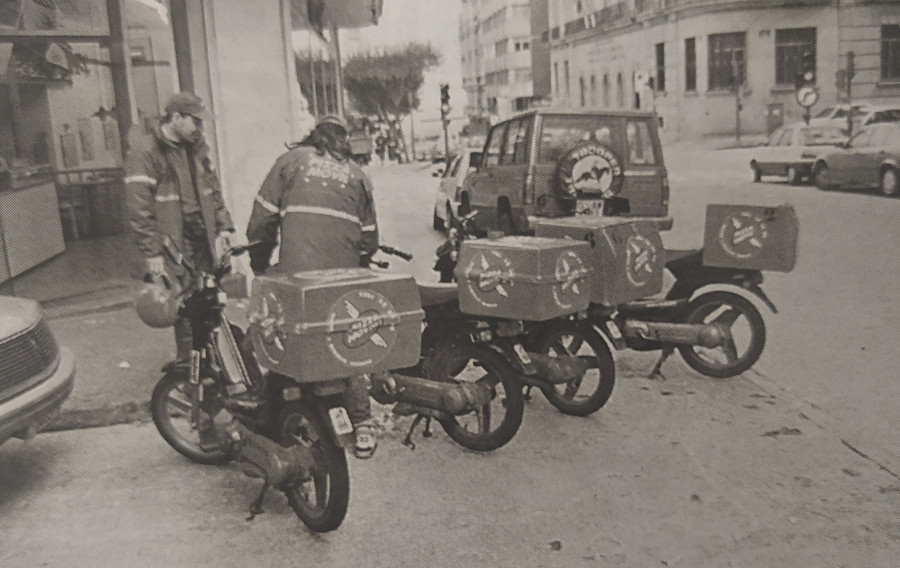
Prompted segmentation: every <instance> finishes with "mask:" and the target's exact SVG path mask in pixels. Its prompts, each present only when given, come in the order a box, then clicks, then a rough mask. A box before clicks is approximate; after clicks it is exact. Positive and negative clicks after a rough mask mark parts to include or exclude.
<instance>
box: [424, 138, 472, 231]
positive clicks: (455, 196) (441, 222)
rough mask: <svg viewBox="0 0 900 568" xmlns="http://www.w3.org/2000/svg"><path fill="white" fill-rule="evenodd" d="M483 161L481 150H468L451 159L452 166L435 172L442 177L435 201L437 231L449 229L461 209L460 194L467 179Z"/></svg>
mask: <svg viewBox="0 0 900 568" xmlns="http://www.w3.org/2000/svg"><path fill="white" fill-rule="evenodd" d="M480 160H481V148H467V149H465V150H463V151H462V152H460V153H459V154H456V155H454V156H453V157H451V158H450V164H449V165H448V166H447V167H446V169H445V170H444V171H443V172H440V173H438V172H435V173H434V174H432V175H434V176H435V177H440V178H441V182H440V183H439V184H438V190H437V199H435V201H434V217H433V221H432V225H433V226H434V229H435V230H438V231H440V230H442V229H444V228H445V227H449V225H450V221H451V220H452V219H453V218H454V216H455V215H456V213H457V210H458V207H459V194H460V191H461V190H462V185H463V182H464V181H465V179H466V177H467V176H468V175H469V174H471V173H472V172H474V171H475V169H476V168H477V166H478V163H479V161H480Z"/></svg>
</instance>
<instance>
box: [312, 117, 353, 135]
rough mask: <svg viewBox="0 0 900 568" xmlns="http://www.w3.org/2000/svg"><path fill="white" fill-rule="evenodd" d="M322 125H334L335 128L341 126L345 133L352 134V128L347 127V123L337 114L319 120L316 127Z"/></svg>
mask: <svg viewBox="0 0 900 568" xmlns="http://www.w3.org/2000/svg"><path fill="white" fill-rule="evenodd" d="M322 124H334V125H335V126H340V127H341V128H343V129H344V132H350V127H349V126H347V122H346V121H345V120H344V119H343V118H341V117H340V116H338V115H336V114H326V115H325V116H323V117H322V118H320V119H319V122H318V123H317V124H316V126H319V125H322Z"/></svg>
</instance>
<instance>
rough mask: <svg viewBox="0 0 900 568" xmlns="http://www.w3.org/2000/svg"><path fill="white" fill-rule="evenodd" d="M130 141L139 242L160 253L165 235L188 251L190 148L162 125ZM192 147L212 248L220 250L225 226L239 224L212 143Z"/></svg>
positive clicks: (147, 251)
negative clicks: (227, 198) (216, 166)
mask: <svg viewBox="0 0 900 568" xmlns="http://www.w3.org/2000/svg"><path fill="white" fill-rule="evenodd" d="M135 128H140V126H135ZM129 143H130V145H131V149H130V150H129V152H128V157H127V159H126V161H125V202H126V207H127V210H128V220H129V223H130V224H131V228H132V229H133V230H134V232H135V236H136V238H137V245H138V248H139V249H140V251H141V252H142V253H143V254H144V255H145V256H146V257H147V258H149V257H152V256H159V255H161V254H163V249H162V239H163V237H164V236H168V237H169V238H171V239H172V241H173V242H174V243H175V245H176V246H177V247H179V250H181V251H184V250H185V247H184V242H183V233H184V212H183V211H182V207H181V196H182V195H185V194H183V193H182V191H186V192H193V191H194V187H193V183H192V181H191V171H190V166H189V164H188V160H187V153H186V152H185V149H184V148H183V147H182V146H178V145H174V144H172V143H171V142H169V141H168V140H166V139H165V137H164V136H163V134H162V132H161V131H160V129H159V127H157V128H156V129H154V131H153V132H152V133H151V134H149V135H138V136H135V137H134V138H133V139H131V140H129ZM192 149H193V159H194V162H195V165H196V172H197V193H198V194H199V195H197V200H198V201H199V205H200V214H201V216H202V218H203V224H204V226H205V228H206V236H207V240H208V244H209V247H210V248H209V250H210V251H215V240H216V236H217V235H218V234H219V233H221V232H222V231H233V230H234V225H233V223H232V221H231V215H230V214H229V213H228V209H227V208H226V207H225V201H224V199H223V197H222V191H221V189H220V188H219V179H218V177H217V176H216V172H215V171H214V170H213V168H212V166H211V163H210V160H209V147H208V146H207V145H206V144H205V143H204V142H202V141H201V142H198V143H196V144H194V146H193V148H192Z"/></svg>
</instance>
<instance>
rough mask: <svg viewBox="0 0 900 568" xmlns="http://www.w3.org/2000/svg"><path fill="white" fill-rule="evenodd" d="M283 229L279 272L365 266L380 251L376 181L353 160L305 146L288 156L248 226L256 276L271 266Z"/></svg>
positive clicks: (270, 179)
mask: <svg viewBox="0 0 900 568" xmlns="http://www.w3.org/2000/svg"><path fill="white" fill-rule="evenodd" d="M279 228H280V229H281V248H280V250H279V260H278V269H279V271H282V272H288V273H293V272H297V271H301V270H318V269H323V268H350V267H355V266H359V261H360V256H361V255H370V254H372V253H374V252H375V251H376V250H377V248H378V223H377V221H376V219H375V205H374V202H373V200H372V182H371V181H369V178H368V177H367V176H366V174H365V173H363V171H362V170H361V169H360V167H359V166H358V165H357V164H356V163H355V162H353V161H352V160H338V159H335V158H334V157H332V156H331V155H330V154H328V153H327V152H326V153H325V154H324V155H320V154H319V153H318V152H317V151H316V149H315V148H313V147H310V146H300V147H297V148H294V149H293V150H291V151H290V152H287V153H286V154H283V155H282V156H281V157H279V158H278V160H276V161H275V165H274V166H273V167H272V170H271V171H270V172H269V175H268V176H266V179H265V181H263V184H262V187H260V190H259V194H258V195H257V196H256V201H255V202H254V203H253V213H252V214H251V216H250V223H249V225H248V227H247V239H248V241H249V242H254V241H262V242H263V245H262V246H259V247H255V248H253V249H251V250H250V265H251V266H252V268H253V269H254V270H255V271H262V270H265V269H266V268H267V267H268V266H269V259H270V258H271V255H272V250H273V249H274V247H275V245H276V244H277V242H278V230H279Z"/></svg>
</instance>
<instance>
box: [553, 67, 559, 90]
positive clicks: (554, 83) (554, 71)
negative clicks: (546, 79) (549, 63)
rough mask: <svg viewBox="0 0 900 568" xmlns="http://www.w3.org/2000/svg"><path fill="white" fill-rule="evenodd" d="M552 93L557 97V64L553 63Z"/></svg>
mask: <svg viewBox="0 0 900 568" xmlns="http://www.w3.org/2000/svg"><path fill="white" fill-rule="evenodd" d="M553 93H554V94H556V95H559V62H557V61H554V62H553Z"/></svg>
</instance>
